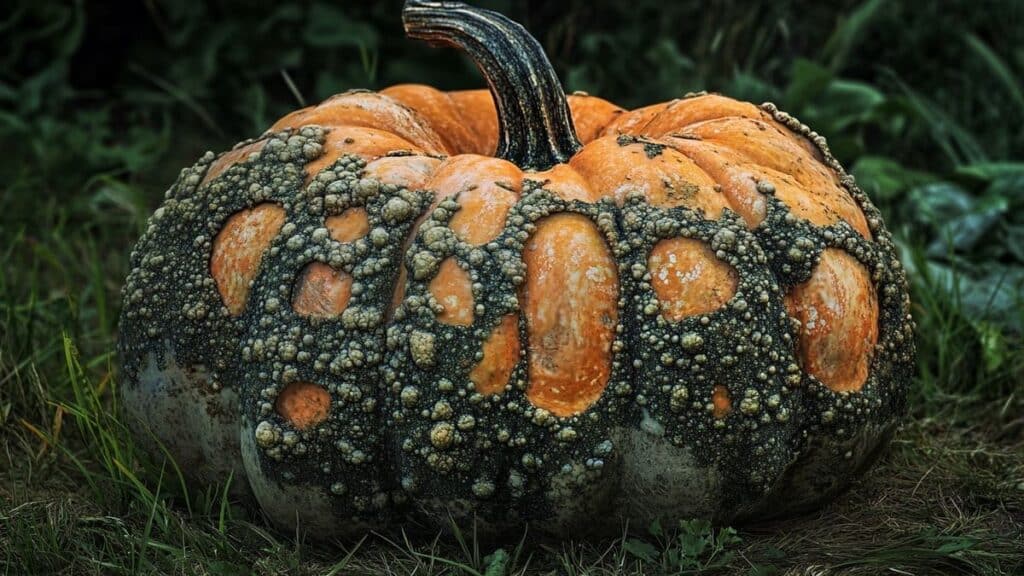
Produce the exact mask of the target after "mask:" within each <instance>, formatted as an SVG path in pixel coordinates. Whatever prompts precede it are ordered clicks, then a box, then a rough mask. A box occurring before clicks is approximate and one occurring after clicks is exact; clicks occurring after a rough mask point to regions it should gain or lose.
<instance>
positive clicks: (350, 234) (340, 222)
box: [326, 208, 370, 242]
mask: <svg viewBox="0 0 1024 576" xmlns="http://www.w3.org/2000/svg"><path fill="white" fill-rule="evenodd" d="M326 224H327V231H328V233H329V234H330V235H331V238H334V239H335V240H337V241H338V242H355V241H356V240H359V239H360V238H362V237H363V236H366V234H367V233H368V232H369V231H370V218H369V217H368V216H367V215H366V208H349V209H348V210H345V211H344V212H342V213H341V214H338V215H337V216H330V217H329V218H327V221H326Z"/></svg>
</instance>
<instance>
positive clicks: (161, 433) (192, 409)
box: [122, 343, 250, 496]
mask: <svg viewBox="0 0 1024 576" xmlns="http://www.w3.org/2000/svg"><path fill="white" fill-rule="evenodd" d="M164 359H165V364H166V366H165V367H163V368H161V367H160V362H159V361H158V359H157V355H156V353H155V352H148V353H147V354H146V356H145V362H144V364H143V368H142V370H140V371H139V374H138V380H137V381H135V382H130V383H128V384H129V385H127V386H124V387H123V389H122V390H123V396H122V398H123V400H124V403H125V407H126V408H127V409H128V411H129V413H130V414H132V415H134V416H135V417H134V418H131V419H130V426H131V427H132V429H133V430H134V431H135V437H136V438H138V439H140V441H141V442H143V443H144V445H145V446H146V448H147V450H148V451H149V453H150V454H153V455H154V456H157V457H159V456H158V455H160V454H162V453H164V451H165V450H166V453H167V454H168V455H169V456H170V457H171V458H173V459H174V462H175V464H176V465H177V467H178V468H179V469H180V470H181V472H182V474H184V476H185V477H186V478H189V479H192V480H193V481H194V482H195V483H197V484H200V485H204V486H205V485H215V484H218V483H222V482H225V481H227V480H228V478H231V479H232V482H231V493H232V494H233V495H236V496H247V495H249V493H250V492H249V486H248V484H247V483H246V480H245V472H244V470H243V466H242V459H241V455H240V454H239V446H238V423H237V422H238V394H237V393H236V392H235V390H234V389H233V388H231V387H227V386H214V385H213V383H212V382H211V381H210V374H209V372H208V371H207V370H206V367H205V366H202V365H192V366H188V365H180V364H178V362H177V356H176V354H175V350H174V348H173V346H172V345H171V344H170V343H165V349H164Z"/></svg>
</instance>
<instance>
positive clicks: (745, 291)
mask: <svg viewBox="0 0 1024 576" xmlns="http://www.w3.org/2000/svg"><path fill="white" fill-rule="evenodd" d="M569 103H570V107H571V108H572V114H573V117H574V120H575V121H576V124H577V127H578V129H579V134H580V137H581V140H582V141H583V143H584V148H583V149H582V150H581V151H579V152H578V153H577V154H576V156H575V157H574V158H572V159H571V160H570V161H569V162H568V163H567V164H560V165H556V166H554V167H552V168H550V169H548V170H544V171H539V172H531V171H523V170H521V169H520V168H518V167H516V166H514V165H512V164H511V163H509V162H507V161H504V160H500V159H495V158H490V157H488V156H487V155H489V154H491V153H493V151H494V149H495V147H496V141H497V122H496V117H495V112H494V107H493V103H492V102H491V99H490V96H489V94H488V93H487V91H463V92H455V93H448V94H445V93H442V92H438V91H437V90H434V89H432V88H427V87H419V86H414V85H405V86H399V87H393V88H391V89H388V90H385V91H383V92H382V93H370V92H354V93H346V94H344V95H340V96H338V97H335V98H332V99H331V100H329V101H327V102H325V103H324V104H322V105H320V106H316V107H310V108H308V109H305V110H302V111H299V112H296V113H294V114H292V115H289V116H288V117H286V118H284V119H282V120H281V121H280V122H278V124H276V125H275V126H274V127H273V128H272V129H271V131H270V132H269V133H268V134H267V135H265V136H264V137H263V139H261V140H260V141H259V142H258V143H256V144H250V145H249V146H248V147H243V148H239V149H237V150H236V151H235V152H233V153H231V155H225V156H222V157H221V158H220V159H215V158H214V157H213V156H208V157H205V158H204V159H203V160H202V161H201V162H200V163H199V164H198V165H197V166H196V167H194V168H193V169H191V170H189V171H186V172H184V173H183V175H182V178H181V179H180V180H179V183H178V184H177V185H176V188H174V189H173V192H172V194H171V195H170V201H169V202H168V203H167V204H166V205H165V206H164V207H162V208H161V210H160V211H158V213H157V214H155V215H154V218H153V219H152V220H151V222H150V229H149V230H148V231H147V233H146V235H145V236H144V238H143V239H142V240H141V241H140V245H139V247H138V248H137V250H136V253H135V254H134V255H133V272H132V275H131V276H130V277H129V281H128V283H127V284H126V286H125V307H124V313H123V320H122V324H123V326H124V329H123V331H122V336H121V350H122V355H123V357H124V359H125V376H126V380H127V386H128V387H129V388H130V389H134V390H139V391H141V390H143V388H142V387H143V386H145V385H146V384H144V383H143V382H144V381H143V380H142V379H140V378H139V374H140V373H141V370H142V367H143V366H146V365H148V364H146V363H147V362H149V360H147V358H151V357H152V358H158V361H157V364H160V363H164V365H166V364H167V363H168V360H173V361H174V362H175V363H177V364H175V365H183V366H199V365H201V366H204V367H208V370H209V372H210V376H209V378H208V379H204V382H205V381H209V382H215V383H216V385H218V386H226V387H229V388H231V389H232V390H234V391H236V392H237V396H238V398H239V406H238V410H239V412H240V413H241V414H242V416H241V417H240V418H239V420H240V422H239V428H240V429H241V430H243V434H246V437H245V438H244V441H243V443H242V447H241V448H240V450H241V452H242V459H243V460H244V465H245V470H246V473H247V474H248V475H249V476H250V477H252V478H255V479H256V480H253V481H252V482H251V484H252V485H253V487H254V489H255V490H256V496H257V499H258V500H259V502H260V504H261V506H262V507H263V508H264V509H265V511H267V513H268V515H270V517H271V518H272V519H274V521H275V522H278V523H281V524H283V525H289V524H292V523H294V522H295V519H296V514H298V517H299V521H300V522H301V521H302V518H303V517H304V516H305V517H307V518H308V519H309V520H310V521H311V523H313V524H315V525H317V526H323V527H324V530H325V531H334V532H336V533H345V532H347V531H349V530H352V529H354V528H352V527H356V528H358V529H363V528H365V527H367V526H379V525H382V524H383V523H385V522H386V521H387V520H388V518H389V517H390V516H391V515H392V514H393V513H398V514H405V513H418V514H425V515H426V517H428V518H431V519H433V520H435V521H440V519H441V518H443V517H445V516H444V512H443V511H450V512H452V513H453V514H454V515H455V517H457V518H462V519H465V518H471V517H474V516H475V517H479V518H480V519H482V520H483V521H485V522H487V523H490V525H492V526H495V527H500V526H504V525H509V524H515V523H517V522H521V521H526V520H530V521H536V522H537V523H538V525H539V526H540V527H541V530H550V531H553V532H558V531H560V530H564V529H566V527H567V526H569V525H570V524H571V525H572V526H574V527H578V526H585V525H586V524H588V523H590V524H595V522H594V521H595V520H597V519H600V518H602V517H615V518H618V519H627V518H628V519H631V520H635V521H640V522H642V521H645V520H649V518H648V517H646V516H644V515H645V514H650V513H653V512H652V511H651V509H652V508H657V506H652V505H651V503H661V502H669V503H670V504H668V505H666V507H665V508H664V509H663V510H662V511H661V512H664V513H672V514H684V515H685V514H687V513H692V514H698V513H699V514H704V513H707V514H710V515H713V516H715V517H716V518H719V519H723V520H724V521H728V519H730V518H733V517H736V516H737V515H742V514H744V513H750V514H753V512H752V511H755V510H757V511H758V512H757V514H758V515H761V516H765V515H771V514H776V513H781V512H785V511H786V510H787V508H786V506H787V504H786V502H787V501H792V502H794V503H796V502H799V503H801V505H809V503H813V502H815V501H817V500H820V499H821V498H826V497H828V496H829V495H830V494H832V493H834V491H835V490H838V489H840V488H841V486H842V485H843V484H845V482H846V479H848V477H849V475H850V474H851V473H852V471H854V470H858V469H860V468H861V467H862V466H863V465H864V463H865V462H866V461H867V459H868V458H870V454H871V453H872V452H871V451H870V450H868V449H867V448H865V447H866V446H869V445H872V444H873V443H875V442H877V441H878V438H882V437H884V436H885V435H886V434H887V433H888V432H887V430H891V427H892V425H893V422H894V421H895V418H896V416H897V415H898V414H899V413H900V412H901V411H902V406H903V398H904V395H905V386H906V382H907V381H908V380H909V374H910V366H911V365H912V358H913V350H912V339H911V332H910V330H911V324H910V322H909V317H908V313H907V311H908V303H907V298H906V290H905V285H904V279H903V276H902V270H901V269H900V268H899V265H898V262H897V261H896V258H895V252H894V249H893V247H892V244H891V240H890V239H889V236H888V233H887V232H886V231H885V229H884V227H882V224H881V219H880V216H879V215H878V213H877V211H876V210H875V209H874V208H873V207H871V206H870V203H869V202H868V201H867V199H866V197H864V195H863V194H862V193H861V192H860V191H859V190H857V189H856V187H855V186H854V185H853V183H852V180H851V179H849V177H847V176H846V175H845V174H844V173H843V172H842V171H841V168H840V167H839V166H838V164H837V163H835V161H834V160H833V159H832V158H831V156H830V155H829V154H828V151H827V149H826V148H824V147H823V143H822V142H821V140H820V137H818V136H817V135H815V134H813V133H810V132H809V131H808V130H806V128H805V127H802V126H801V125H799V123H797V122H795V121H794V120H792V119H791V118H790V117H788V116H786V115H784V114H782V113H779V112H778V111H777V110H775V109H774V108H772V107H762V108H759V107H755V106H752V105H749V104H745V103H739V102H735V101H732V100H730V99H727V98H723V97H720V96H714V95H704V96H696V97H693V98H686V99H681V100H678V101H673V102H671V103H663V104H658V105H653V106H651V107H647V108H644V109H640V110H637V111H632V112H630V111H623V110H621V109H619V108H618V107H617V106H615V105H614V104H611V103H608V102H607V101H604V100H601V99H599V98H594V97H589V96H584V95H577V96H572V97H570V98H569ZM312 125H316V127H313V126H312ZM757 142H760V143H761V144H760V145H758V144H754V143H757ZM253 214H256V216H253ZM229 238H234V239H245V241H244V242H241V243H239V242H230V243H229V242H227V239H229ZM673 258H674V261H673ZM311 271H312V276H311V275H310V274H311ZM346 290H347V292H348V293H347V296H344V294H345V292H346ZM342 301H344V303H342ZM220 310H224V312H219V311H220ZM314 317H315V318H314ZM812 317H813V318H812ZM821 318H826V319H827V320H829V322H826V323H824V324H823V323H819V322H812V321H811V320H812V319H814V320H817V319H821ZM168 342H170V343H173V344H174V346H173V352H168V350H169V349H170V348H168V347H167V345H166V343H168ZM168 354H171V355H172V356H171V357H168ZM148 381H149V380H146V382H148ZM294 382H303V383H308V385H309V386H311V388H308V389H298V388H289V386H293V387H294V386H296V385H295V384H293V383H294ZM289 390H292V391H289ZM301 390H307V392H303V393H299V392H298V391H301ZM320 391H322V392H323V393H326V394H327V395H328V396H327V398H325V397H324V396H323V393H321V392H320ZM131 398H132V399H133V400H132V402H133V404H132V406H130V407H129V408H131V409H133V411H134V412H136V413H143V412H145V409H144V408H143V405H144V404H145V403H147V402H155V401H158V400H153V399H146V395H145V394H134V395H132V396H131ZM210 405H211V406H215V405H217V404H213V403H211V404H210ZM325 406H327V407H329V408H326V409H325V408H324V407H325ZM133 407H134V408H133ZM197 409H200V408H197ZM228 421H230V420H226V422H228ZM223 425H225V426H226V425H227V424H223ZM627 447H631V449H636V450H637V451H638V452H637V454H640V453H641V452H642V453H643V454H650V455H657V458H667V459H669V460H666V461H665V462H667V463H669V464H671V465H672V466H683V467H685V468H687V469H689V468H693V469H694V470H699V473H698V472H695V473H694V475H693V476H692V477H687V478H679V479H678V482H677V483H676V486H674V487H673V490H678V491H677V492H673V493H672V495H671V496H672V497H671V498H666V499H661V500H659V499H658V498H660V496H658V497H656V496H657V495H656V494H655V492H657V491H658V490H661V489H663V488H664V484H665V483H664V482H660V481H659V479H658V477H657V475H656V474H654V473H653V471H651V470H646V469H645V470H642V471H639V472H638V471H637V470H636V467H637V466H642V465H643V463H642V462H638V461H637V460H636V459H634V458H631V457H625V455H624V454H623V452H622V451H623V450H626V449H627ZM805 447H806V451H804V450H805ZM204 454H205V453H204ZM846 454H849V456H846ZM385 455H387V457H385ZM206 457H207V458H215V457H216V455H215V454H212V453H211V454H207V456H206ZM652 457H653V456H652ZM801 458H811V459H812V461H811V463H810V464H806V463H805V464H800V465H801V466H806V469H808V470H814V477H813V478H806V479H802V480H800V481H799V482H797V481H796V480H792V478H796V477H797V476H794V474H795V473H794V472H793V470H794V467H795V466H797V465H796V464H794V462H804V461H803V460H801ZM682 462H685V463H686V464H685V466H684V465H682V464H680V463H682ZM824 462H827V465H826V464H820V465H818V464H817V463H824ZM812 464H814V465H812ZM631 467H632V468H631ZM673 469H674V468H673ZM196 472H197V473H198V474H200V475H201V474H202V473H204V472H208V471H207V470H197V471H196ZM640 472H642V473H640ZM708 478H713V479H714V482H715V483H717V484H716V485H717V486H719V489H718V490H717V491H716V492H715V494H713V495H711V496H709V495H708V494H707V493H706V491H705V490H704V488H702V487H703V486H706V485H707V482H708V480H707V479H708ZM787 479H789V480H787ZM620 482H622V483H624V484H623V485H620ZM629 482H633V484H631V485H630V484H628V483H629ZM789 482H792V484H787V483H789ZM659 484H660V485H661V488H659ZM787 487H788V488H792V489H793V490H795V491H796V492H797V493H798V494H799V497H793V498H787V499H783V500H778V499H777V498H775V495H777V494H778V493H779V492H778V491H779V490H783V489H784V488H787ZM645 491H649V492H650V495H649V497H645V494H647V492H645ZM698 493H699V494H700V498H701V499H702V501H701V503H700V507H697V506H696V504H693V505H692V506H691V504H692V503H690V502H689V501H688V498H689V496H696V495H697V494H698ZM296 494H307V495H308V496H309V498H308V499H307V500H308V501H309V502H322V501H329V502H331V507H330V510H324V509H318V510H296V509H293V508H289V506H288V505H286V504H285V503H286V502H292V501H296V500H295V498H296ZM616 494H617V495H618V496H616ZM580 495H587V496H585V497H581V496H580ZM645 498H646V500H645ZM773 499H774V500H773ZM582 500H586V501H587V502H588V503H589V504H587V505H586V506H583V505H582V504H581V501H582ZM768 500H773V501H775V502H777V503H776V504H773V505H769V504H767V503H766V502H767V501H768ZM644 502H646V503H647V504H644ZM794 505H795V504H794ZM587 506H589V507H587ZM688 506H689V507H688ZM758 506H760V507H761V508H758ZM412 511H418V512H412ZM602 515H604V516H602ZM545 521H547V522H549V523H548V524H545V523H544V522H545Z"/></svg>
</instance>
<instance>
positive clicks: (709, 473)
mask: <svg viewBox="0 0 1024 576" xmlns="http://www.w3.org/2000/svg"><path fill="white" fill-rule="evenodd" d="M612 436H613V438H615V439H616V440H615V442H616V445H618V446H621V454H622V473H621V476H620V477H619V483H618V493H617V498H616V504H615V507H614V509H615V510H616V517H617V519H618V520H619V522H620V523H622V522H628V523H629V525H630V526H631V527H632V528H633V529H634V530H637V531H641V532H642V531H644V530H646V529H647V527H648V526H650V524H651V522H652V521H654V520H656V519H662V520H670V521H671V522H673V523H674V522H675V521H676V520H680V519H687V518H717V517H719V516H720V512H721V507H722V504H723V503H722V501H721V494H722V490H721V483H722V480H721V477H720V475H719V472H718V470H717V467H716V466H713V465H712V466H702V465H701V464H700V463H699V462H698V461H697V459H696V458H695V457H694V456H693V453H692V451H691V450H690V448H689V447H687V446H676V445H675V444H673V443H672V442H671V441H670V440H668V439H667V438H665V437H664V436H663V435H660V434H653V433H651V431H650V430H649V429H648V430H645V429H635V428H618V429H616V430H615V431H614V433H613V435H612Z"/></svg>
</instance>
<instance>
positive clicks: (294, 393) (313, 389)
mask: <svg viewBox="0 0 1024 576" xmlns="http://www.w3.org/2000/svg"><path fill="white" fill-rule="evenodd" d="M275 409H276V410H277V413H278V414H280V415H281V417H282V418H284V419H285V420H287V421H288V423H290V424H291V425H292V426H295V427H296V428H298V429H299V430H305V429H307V428H311V427H313V426H316V425H317V424H319V423H321V422H323V421H324V420H326V419H327V415H328V414H329V413H330V411H331V395H330V393H329V392H327V390H326V389H325V388H324V387H323V386H320V385H317V384H311V383H309V382H293V383H291V384H289V385H287V386H285V388H284V390H282V391H281V393H280V394H278V396H277V402H276V403H275Z"/></svg>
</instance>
